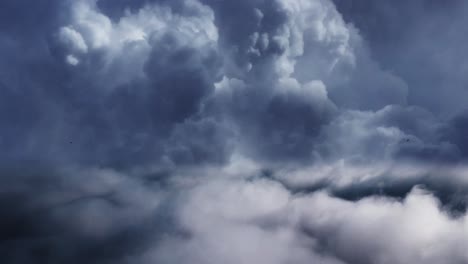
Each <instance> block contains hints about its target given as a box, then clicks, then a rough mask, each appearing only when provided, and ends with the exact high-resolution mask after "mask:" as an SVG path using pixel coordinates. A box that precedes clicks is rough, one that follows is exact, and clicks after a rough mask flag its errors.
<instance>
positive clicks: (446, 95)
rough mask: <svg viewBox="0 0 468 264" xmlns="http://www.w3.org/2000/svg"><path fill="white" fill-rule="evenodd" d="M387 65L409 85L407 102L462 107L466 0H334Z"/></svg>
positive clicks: (450, 109) (452, 110) (437, 109)
mask: <svg viewBox="0 0 468 264" xmlns="http://www.w3.org/2000/svg"><path fill="white" fill-rule="evenodd" d="M334 2H335V3H336V4H337V8H338V9H339V10H340V11H341V12H342V14H343V16H344V18H345V19H346V20H347V21H348V22H350V23H353V24H354V25H356V27H358V28H359V30H360V32H362V35H363V36H364V38H365V39H366V40H368V43H369V47H370V49H372V51H373V55H374V57H375V58H377V60H378V61H380V62H381V63H382V65H383V67H385V68H386V69H389V70H391V71H392V72H395V73H396V74H398V76H400V77H401V78H402V79H404V80H405V82H407V83H408V85H409V87H410V89H409V93H408V102H409V103H410V104H414V105H420V106H423V107H425V108H428V109H429V110H430V111H432V112H434V113H436V114H442V115H453V114H457V113H458V112H459V111H461V110H464V109H465V108H466V104H465V102H464V100H463V99H462V98H465V97H466V95H467V89H466V82H467V79H466V76H467V74H466V69H467V63H466V62H467V58H466V55H465V54H466V52H465V47H464V46H463V44H462V43H464V42H466V35H467V34H466V33H467V29H466V27H464V26H463V25H464V24H466V12H467V10H468V9H467V8H468V5H467V4H466V2H465V1H458V0H455V1H432V0H418V1H365V0H364V1H341V0H336V1H334Z"/></svg>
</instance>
